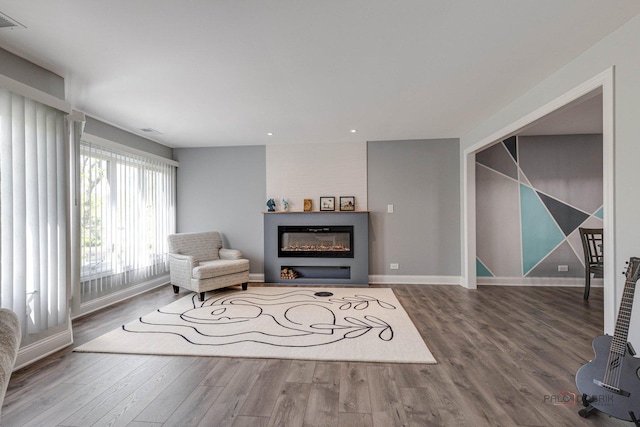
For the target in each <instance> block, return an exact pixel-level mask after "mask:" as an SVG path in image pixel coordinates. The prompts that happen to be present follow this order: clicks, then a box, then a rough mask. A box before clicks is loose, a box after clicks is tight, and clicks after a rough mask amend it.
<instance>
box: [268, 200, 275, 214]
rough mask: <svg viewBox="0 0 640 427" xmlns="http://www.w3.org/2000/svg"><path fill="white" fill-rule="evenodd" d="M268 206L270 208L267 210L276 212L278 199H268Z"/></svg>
mask: <svg viewBox="0 0 640 427" xmlns="http://www.w3.org/2000/svg"><path fill="white" fill-rule="evenodd" d="M267 207H268V208H269V210H268V211H267V212H275V211H276V201H275V200H273V199H269V200H267Z"/></svg>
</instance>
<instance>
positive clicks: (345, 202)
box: [340, 196, 356, 211]
mask: <svg viewBox="0 0 640 427" xmlns="http://www.w3.org/2000/svg"><path fill="white" fill-rule="evenodd" d="M340 210H341V211H355V210H356V198H355V197H353V196H348V197H340Z"/></svg>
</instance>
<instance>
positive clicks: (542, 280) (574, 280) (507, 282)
mask: <svg viewBox="0 0 640 427" xmlns="http://www.w3.org/2000/svg"><path fill="white" fill-rule="evenodd" d="M477 282H478V285H480V286H482V285H485V286H487V285H488V286H569V287H576V288H578V287H580V288H582V287H584V278H583V277H478V278H477ZM603 286H604V280H603V279H591V287H593V288H602V287H603Z"/></svg>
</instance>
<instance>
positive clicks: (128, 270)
mask: <svg viewBox="0 0 640 427" xmlns="http://www.w3.org/2000/svg"><path fill="white" fill-rule="evenodd" d="M79 172H80V241H81V243H80V258H81V270H80V285H81V288H80V290H81V292H80V295H81V301H82V303H85V302H87V301H91V300H93V299H96V298H101V297H104V296H105V295H108V294H111V293H114V292H117V291H120V290H123V289H126V288H129V287H131V286H134V285H136V284H140V283H144V282H148V281H150V280H153V279H155V278H159V277H162V276H166V275H167V274H168V265H167V259H166V257H167V251H168V248H167V236H168V235H169V234H171V233H172V232H173V231H174V230H175V214H174V212H175V166H173V165H171V164H169V163H168V162H164V161H162V160H159V159H154V158H150V157H145V156H144V155H136V154H132V153H128V152H125V151H122V150H117V149H114V148H111V147H106V146H101V145H98V144H93V143H90V142H86V141H81V143H80V165H79Z"/></svg>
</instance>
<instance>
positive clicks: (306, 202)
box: [304, 199, 312, 212]
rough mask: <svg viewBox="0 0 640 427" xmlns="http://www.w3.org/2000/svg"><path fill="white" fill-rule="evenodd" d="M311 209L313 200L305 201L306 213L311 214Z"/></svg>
mask: <svg viewBox="0 0 640 427" xmlns="http://www.w3.org/2000/svg"><path fill="white" fill-rule="evenodd" d="M311 207H312V203H311V199H304V211H305V212H311Z"/></svg>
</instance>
